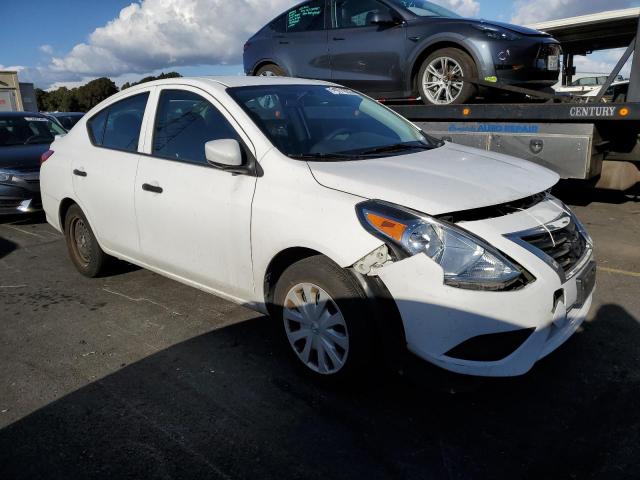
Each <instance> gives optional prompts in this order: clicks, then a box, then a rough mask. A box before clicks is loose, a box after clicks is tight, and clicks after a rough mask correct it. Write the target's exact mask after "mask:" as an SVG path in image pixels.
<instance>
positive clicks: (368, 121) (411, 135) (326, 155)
mask: <svg viewBox="0 0 640 480" xmlns="http://www.w3.org/2000/svg"><path fill="white" fill-rule="evenodd" d="M227 92H228V93H229V94H230V95H231V97H232V98H234V100H236V102H238V103H239V104H240V106H241V107H242V108H243V109H244V110H245V111H246V112H247V113H248V114H249V115H250V116H251V118H252V119H253V121H254V122H255V123H256V125H258V127H260V129H261V130H262V131H263V132H264V133H265V135H267V137H269V139H270V140H271V142H272V143H273V144H274V145H275V146H276V147H277V148H278V149H279V150H280V151H281V152H282V153H284V154H285V155H288V156H290V157H292V158H304V159H316V160H329V159H331V160H336V159H341V160H342V159H350V158H363V157H369V156H378V155H382V154H385V155H390V154H391V155H394V154H401V153H410V152H412V151H416V150H418V149H425V148H434V147H437V146H439V143H440V142H439V141H438V140H436V139H433V138H430V137H428V136H426V135H425V134H424V133H423V132H422V131H421V130H419V129H418V128H416V127H415V126H414V125H413V124H411V123H409V122H408V121H406V120H404V119H403V118H402V117H400V116H399V115H397V114H395V113H394V112H392V111H391V110H389V109H388V108H386V107H384V106H382V105H380V104H379V103H378V102H376V101H373V100H371V99H369V98H366V97H363V96H362V95H360V94H358V93H356V92H354V91H353V90H350V89H348V88H344V87H338V86H330V85H269V86H255V87H254V86H251V87H236V88H229V89H227Z"/></svg>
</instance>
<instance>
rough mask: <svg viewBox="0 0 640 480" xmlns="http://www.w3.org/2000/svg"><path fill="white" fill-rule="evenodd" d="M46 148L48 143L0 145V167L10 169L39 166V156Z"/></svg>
mask: <svg viewBox="0 0 640 480" xmlns="http://www.w3.org/2000/svg"><path fill="white" fill-rule="evenodd" d="M48 149H49V144H48V143H45V144H37V145H12V146H8V147H0V168H6V169H11V170H34V169H37V168H40V156H41V155H42V154H43V153H44V152H46V151H47V150H48Z"/></svg>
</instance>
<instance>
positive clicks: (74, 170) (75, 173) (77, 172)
mask: <svg viewBox="0 0 640 480" xmlns="http://www.w3.org/2000/svg"><path fill="white" fill-rule="evenodd" d="M73 174H74V175H77V176H79V177H86V176H87V172H85V171H84V170H78V169H77V168H74V169H73Z"/></svg>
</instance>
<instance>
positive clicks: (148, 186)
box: [142, 183, 162, 193]
mask: <svg viewBox="0 0 640 480" xmlns="http://www.w3.org/2000/svg"><path fill="white" fill-rule="evenodd" d="M142 189H143V190H144V191H146V192H154V193H162V187H159V186H158V185H151V184H149V183H143V184H142Z"/></svg>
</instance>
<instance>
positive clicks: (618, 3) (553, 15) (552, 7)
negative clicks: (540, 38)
mask: <svg viewBox="0 0 640 480" xmlns="http://www.w3.org/2000/svg"><path fill="white" fill-rule="evenodd" d="M631 4H632V1H631V0H517V1H516V2H514V14H513V16H512V17H511V22H512V23H516V24H520V25H526V24H529V23H536V22H543V21H545V20H554V19H557V18H567V17H574V16H577V15H586V14H589V13H596V12H602V11H604V10H616V9H618V8H628V7H630V6H631Z"/></svg>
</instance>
